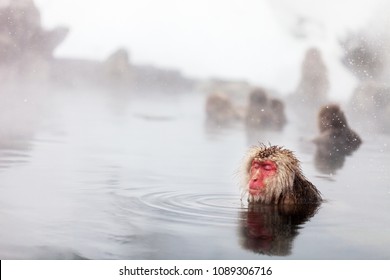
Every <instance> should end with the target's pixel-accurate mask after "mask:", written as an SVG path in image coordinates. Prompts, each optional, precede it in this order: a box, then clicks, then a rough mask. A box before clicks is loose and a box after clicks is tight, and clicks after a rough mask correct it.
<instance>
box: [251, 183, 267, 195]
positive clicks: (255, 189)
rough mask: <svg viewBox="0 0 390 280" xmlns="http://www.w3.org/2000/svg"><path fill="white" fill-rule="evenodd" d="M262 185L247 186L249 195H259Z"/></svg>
mask: <svg viewBox="0 0 390 280" xmlns="http://www.w3.org/2000/svg"><path fill="white" fill-rule="evenodd" d="M263 189H264V186H254V185H252V186H249V190H248V192H249V194H251V195H259V194H260V193H262V192H263Z"/></svg>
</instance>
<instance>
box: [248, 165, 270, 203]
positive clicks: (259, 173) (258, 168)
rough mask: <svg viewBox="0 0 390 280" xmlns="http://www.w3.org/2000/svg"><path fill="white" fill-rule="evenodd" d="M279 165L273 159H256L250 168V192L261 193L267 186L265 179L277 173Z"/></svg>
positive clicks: (252, 193)
mask: <svg viewBox="0 0 390 280" xmlns="http://www.w3.org/2000/svg"><path fill="white" fill-rule="evenodd" d="M276 170H277V166H276V164H275V162H273V161H271V160H265V161H260V160H258V159H256V158H255V159H254V160H253V161H252V165H251V168H250V170H249V178H250V179H249V184H248V185H249V193H250V194H251V195H258V194H260V193H261V192H262V191H263V190H264V188H265V187H266V185H265V182H264V180H265V179H267V178H269V177H272V176H273V175H275V173H276Z"/></svg>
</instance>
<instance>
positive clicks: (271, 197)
mask: <svg viewBox="0 0 390 280" xmlns="http://www.w3.org/2000/svg"><path fill="white" fill-rule="evenodd" d="M241 174H242V180H243V181H242V187H243V191H244V192H245V193H247V194H248V201H249V202H261V203H266V204H270V203H272V204H277V203H283V202H281V199H285V198H286V197H290V196H293V195H294V194H293V191H294V190H293V185H294V182H295V180H296V176H301V177H300V178H303V179H304V177H303V175H302V172H301V168H300V164H299V160H298V159H297V158H296V157H295V156H294V154H293V152H291V151H289V150H287V149H284V148H282V147H279V146H266V145H264V144H261V145H260V146H254V147H252V148H251V149H250V150H249V151H248V153H247V155H246V157H245V158H244V161H243V164H242V170H241ZM309 184H310V183H309ZM284 203H286V201H284Z"/></svg>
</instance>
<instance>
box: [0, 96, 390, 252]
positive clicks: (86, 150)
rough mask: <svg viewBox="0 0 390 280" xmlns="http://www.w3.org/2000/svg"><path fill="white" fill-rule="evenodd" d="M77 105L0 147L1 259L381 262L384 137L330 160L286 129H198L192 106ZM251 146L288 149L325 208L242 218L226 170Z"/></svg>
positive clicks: (386, 227) (387, 220)
mask: <svg viewBox="0 0 390 280" xmlns="http://www.w3.org/2000/svg"><path fill="white" fill-rule="evenodd" d="M81 98H82V97H77V98H76V97H74V98H69V99H67V98H64V99H62V100H60V102H58V104H60V105H59V107H58V108H57V110H53V111H55V112H52V115H50V116H49V117H48V118H47V120H46V123H45V125H44V126H42V127H40V128H39V129H36V131H35V132H34V134H33V135H27V136H26V137H24V138H22V139H19V140H18V141H13V145H12V146H9V145H3V146H4V147H3V148H1V150H0V167H1V169H0V182H1V185H0V221H1V222H0V223H1V226H0V258H1V259H40V258H44V259H78V258H86V259H257V258H259V259H268V258H271V259H275V258H278V259H279V258H281V259H286V258H288V259H389V258H390V215H389V213H390V186H389V183H388V182H389V181H390V180H389V179H390V178H389V177H390V173H389V169H388V167H389V166H390V152H389V146H388V144H389V136H386V135H380V134H378V135H375V137H373V136H372V135H364V131H363V132H361V136H362V138H363V145H362V146H361V147H360V148H359V150H358V151H356V152H355V153H354V154H353V155H351V156H347V157H345V158H341V159H340V158H337V159H334V158H333V159H331V161H329V159H327V158H322V159H318V158H316V157H315V155H316V153H315V152H316V151H315V147H314V146H311V145H310V144H305V143H303V142H302V141H300V140H299V139H301V138H302V137H304V136H310V134H308V133H307V132H304V131H298V130H297V128H296V127H294V123H291V122H289V124H288V126H287V127H286V128H285V129H284V130H283V131H282V132H272V133H262V134H257V136H254V137H253V133H249V134H248V133H247V132H246V131H245V129H244V127H242V126H240V125H233V126H227V127H221V126H214V125H210V124H207V123H206V122H205V118H204V110H203V109H204V107H203V105H204V101H205V100H204V98H203V97H202V96H201V95H196V96H193V95H183V96H181V97H179V96H175V97H171V98H169V99H168V100H161V101H160V102H159V101H158V100H154V103H150V101H149V100H150V99H148V100H146V99H134V100H131V101H130V102H129V105H128V106H127V105H123V104H120V102H119V104H117V103H113V102H111V101H112V100H111V101H107V100H104V99H101V100H100V99H94V101H93V102H91V101H90V100H88V102H84V101H85V100H80V99H81ZM86 104H88V106H86ZM313 134H314V133H313ZM257 141H263V142H265V143H268V142H271V143H272V144H275V145H281V146H284V147H286V148H288V149H291V150H293V151H294V152H295V154H296V156H297V157H298V159H300V161H301V165H302V169H303V172H304V174H305V176H306V177H307V178H308V179H309V180H310V181H311V182H312V183H313V184H314V185H315V186H316V187H317V188H318V189H319V190H320V191H321V193H322V195H323V198H324V199H325V202H323V203H322V204H321V205H320V206H319V207H316V206H307V207H299V206H291V207H281V206H261V205H257V206H253V207H252V206H251V207H249V208H248V205H247V202H246V199H245V198H243V200H241V194H240V190H239V178H238V177H237V176H236V172H237V169H238V167H239V166H238V165H239V164H240V162H241V160H242V157H243V156H244V154H245V152H246V150H247V148H248V147H249V146H250V145H251V144H257ZM332 160H333V161H332ZM340 162H341V164H340Z"/></svg>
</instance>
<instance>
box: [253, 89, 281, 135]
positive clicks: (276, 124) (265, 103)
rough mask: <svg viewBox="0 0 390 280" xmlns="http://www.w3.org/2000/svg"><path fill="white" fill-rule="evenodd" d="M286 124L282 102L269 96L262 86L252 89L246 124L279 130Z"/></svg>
mask: <svg viewBox="0 0 390 280" xmlns="http://www.w3.org/2000/svg"><path fill="white" fill-rule="evenodd" d="M285 124H286V116H285V113H284V104H283V102H282V101H280V100H279V99H275V98H270V97H268V96H267V93H266V92H265V90H264V89H262V88H256V89H254V90H253V91H252V92H251V93H250V95H249V105H248V109H247V114H246V125H247V126H248V127H250V128H251V129H252V128H264V129H274V130H280V129H282V128H283V127H284V125H285Z"/></svg>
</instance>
